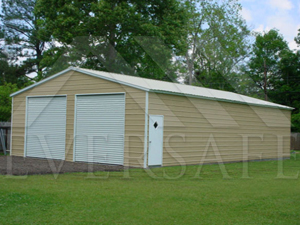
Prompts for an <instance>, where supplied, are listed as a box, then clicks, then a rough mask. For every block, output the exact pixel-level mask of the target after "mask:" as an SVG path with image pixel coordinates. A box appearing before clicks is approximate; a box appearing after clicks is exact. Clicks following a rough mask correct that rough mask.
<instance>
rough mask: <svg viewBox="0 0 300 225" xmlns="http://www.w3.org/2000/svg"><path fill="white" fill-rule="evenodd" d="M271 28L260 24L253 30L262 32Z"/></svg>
mask: <svg viewBox="0 0 300 225" xmlns="http://www.w3.org/2000/svg"><path fill="white" fill-rule="evenodd" d="M270 30H271V28H270V27H268V26H265V25H263V24H260V25H259V26H258V27H256V28H255V29H254V31H255V32H259V33H263V32H269V31H270Z"/></svg>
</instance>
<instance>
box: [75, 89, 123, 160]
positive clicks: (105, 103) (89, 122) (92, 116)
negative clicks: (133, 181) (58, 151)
mask: <svg viewBox="0 0 300 225" xmlns="http://www.w3.org/2000/svg"><path fill="white" fill-rule="evenodd" d="M124 124H125V95H124V94H103V95H77V96H76V112H75V142H74V143H75V144H74V150H75V157H74V160H75V161H83V162H97V163H105V164H117V165H123V161H124Z"/></svg>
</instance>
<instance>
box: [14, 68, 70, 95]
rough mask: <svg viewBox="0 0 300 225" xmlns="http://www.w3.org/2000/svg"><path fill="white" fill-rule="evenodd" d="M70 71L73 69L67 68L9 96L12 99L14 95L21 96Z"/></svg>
mask: <svg viewBox="0 0 300 225" xmlns="http://www.w3.org/2000/svg"><path fill="white" fill-rule="evenodd" d="M71 70H74V68H73V67H69V68H68V69H65V70H63V71H61V72H59V73H57V74H54V75H52V76H50V77H47V78H46V79H44V80H41V81H39V82H37V83H35V84H32V85H30V86H28V87H26V88H23V89H21V90H19V91H17V92H15V93H12V94H11V95H10V97H14V96H16V95H18V94H21V93H23V92H25V91H27V90H30V89H32V88H34V87H36V86H38V85H40V84H43V83H45V82H47V81H49V80H52V79H54V78H56V77H58V76H60V75H62V74H64V73H67V72H69V71H71Z"/></svg>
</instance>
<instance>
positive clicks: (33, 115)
mask: <svg viewBox="0 0 300 225" xmlns="http://www.w3.org/2000/svg"><path fill="white" fill-rule="evenodd" d="M65 134H66V97H62V96H59V97H29V98H28V101H27V127H26V156H29V157H38V158H52V159H64V158H65Z"/></svg>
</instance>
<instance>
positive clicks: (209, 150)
mask: <svg viewBox="0 0 300 225" xmlns="http://www.w3.org/2000/svg"><path fill="white" fill-rule="evenodd" d="M149 114H155V115H164V119H165V121H164V159H163V162H164V166H171V165H182V164H184V165H186V164H187V165H188V164H199V163H201V162H205V163H212V162H230V161H241V160H243V157H244V156H245V155H246V158H247V159H248V160H253V159H272V158H277V157H279V156H280V157H281V156H283V157H289V152H290V138H289V137H290V114H291V112H290V111H288V110H280V109H271V108H264V107H256V106H255V107H254V106H248V105H241V104H234V103H226V102H218V101H211V100H204V99H196V98H190V97H183V96H173V95H168V94H156V93H149ZM281 136H284V137H283V146H282V147H283V155H282V153H281V152H280V151H279V150H278V138H279V139H280V138H281ZM246 137H249V140H248V143H246V141H245V140H244V139H243V138H245V139H246ZM279 147H281V146H279ZM245 151H248V153H247V152H245ZM202 160H204V161H202Z"/></svg>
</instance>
